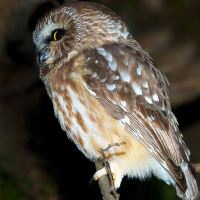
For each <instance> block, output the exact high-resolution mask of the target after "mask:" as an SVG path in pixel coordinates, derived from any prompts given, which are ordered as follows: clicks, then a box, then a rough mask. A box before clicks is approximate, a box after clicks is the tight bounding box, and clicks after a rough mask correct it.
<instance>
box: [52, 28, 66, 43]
mask: <svg viewBox="0 0 200 200" xmlns="http://www.w3.org/2000/svg"><path fill="white" fill-rule="evenodd" d="M65 33H66V30H65V29H56V30H54V31H53V33H52V38H53V41H58V40H61V39H62V38H63V37H64V36H65Z"/></svg>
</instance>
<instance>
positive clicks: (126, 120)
mask: <svg viewBox="0 0 200 200" xmlns="http://www.w3.org/2000/svg"><path fill="white" fill-rule="evenodd" d="M121 121H122V122H123V123H127V124H130V119H129V117H128V116H124V117H123V118H122V119H121Z"/></svg>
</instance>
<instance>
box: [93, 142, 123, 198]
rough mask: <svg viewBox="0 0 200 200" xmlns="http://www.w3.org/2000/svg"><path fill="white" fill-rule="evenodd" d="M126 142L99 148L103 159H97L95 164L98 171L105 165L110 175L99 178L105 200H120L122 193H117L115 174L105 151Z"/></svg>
mask: <svg viewBox="0 0 200 200" xmlns="http://www.w3.org/2000/svg"><path fill="white" fill-rule="evenodd" d="M124 144H126V143H125V142H122V143H115V144H113V145H111V144H109V145H108V147H107V148H106V149H101V148H100V149H99V152H100V153H101V155H102V158H103V160H102V161H96V162H95V166H96V169H97V171H98V170H100V169H102V168H103V167H104V166H105V167H106V169H107V172H108V175H103V176H101V177H100V178H99V179H98V183H99V187H100V189H101V194H102V196H103V199H104V200H119V197H120V195H119V194H118V193H117V191H116V189H115V185H114V180H113V175H112V171H111V168H110V164H109V162H108V159H107V157H106V155H105V152H106V151H108V150H109V149H110V148H112V147H116V146H118V147H120V146H121V145H124Z"/></svg>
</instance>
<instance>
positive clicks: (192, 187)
mask: <svg viewBox="0 0 200 200" xmlns="http://www.w3.org/2000/svg"><path fill="white" fill-rule="evenodd" d="M180 167H181V169H182V171H183V174H184V176H185V180H186V185H187V189H186V190H185V191H182V190H181V189H180V187H179V186H178V185H176V186H175V187H176V191H177V195H178V196H179V197H180V198H181V199H183V200H199V190H198V186H197V182H196V180H195V178H194V174H193V167H192V165H191V164H190V163H186V162H185V161H184V160H183V161H182V164H181V166H180Z"/></svg>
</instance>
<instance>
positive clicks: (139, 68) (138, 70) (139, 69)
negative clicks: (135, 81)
mask: <svg viewBox="0 0 200 200" xmlns="http://www.w3.org/2000/svg"><path fill="white" fill-rule="evenodd" d="M141 74H142V71H141V67H140V66H139V65H138V67H137V75H139V76H140V75H141Z"/></svg>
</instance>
